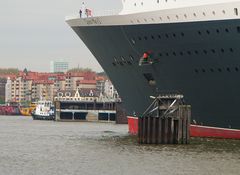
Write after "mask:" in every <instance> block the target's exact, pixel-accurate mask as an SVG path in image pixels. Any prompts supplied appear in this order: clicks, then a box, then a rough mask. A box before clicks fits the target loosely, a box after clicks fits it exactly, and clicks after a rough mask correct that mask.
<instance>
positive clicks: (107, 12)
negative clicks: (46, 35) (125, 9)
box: [65, 9, 121, 20]
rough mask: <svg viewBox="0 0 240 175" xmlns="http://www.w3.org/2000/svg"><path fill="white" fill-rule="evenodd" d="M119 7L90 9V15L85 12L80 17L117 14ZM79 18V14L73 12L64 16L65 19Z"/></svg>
mask: <svg viewBox="0 0 240 175" xmlns="http://www.w3.org/2000/svg"><path fill="white" fill-rule="evenodd" d="M120 11H121V9H114V10H103V11H94V10H93V11H92V12H91V16H87V15H86V14H82V18H91V17H100V16H114V15H119V13H120ZM78 18H80V14H74V15H69V16H66V18H65V19H66V20H70V19H78Z"/></svg>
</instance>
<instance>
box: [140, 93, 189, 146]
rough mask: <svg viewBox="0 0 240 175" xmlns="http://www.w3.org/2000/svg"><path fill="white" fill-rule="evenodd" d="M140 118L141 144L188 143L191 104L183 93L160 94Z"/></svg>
mask: <svg viewBox="0 0 240 175" xmlns="http://www.w3.org/2000/svg"><path fill="white" fill-rule="evenodd" d="M152 98H154V101H153V103H152V104H151V105H150V106H149V107H148V108H147V110H146V111H145V112H144V114H143V115H142V116H141V117H139V120H138V141H139V143H140V144H188V143H189V140H190V120H191V106H189V105H185V104H184V102H183V96H182V95H171V94H168V95H159V96H158V97H152Z"/></svg>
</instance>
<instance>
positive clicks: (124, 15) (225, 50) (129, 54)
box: [66, 0, 240, 129]
mask: <svg viewBox="0 0 240 175" xmlns="http://www.w3.org/2000/svg"><path fill="white" fill-rule="evenodd" d="M122 5H123V9H122V10H121V11H120V12H119V13H118V14H112V15H98V16H94V13H93V16H91V17H83V16H82V17H81V18H80V16H75V17H74V16H73V17H67V18H66V22H67V23H68V24H69V25H70V26H71V28H72V29H73V30H74V31H75V32H76V34H77V35H78V36H79V37H80V38H81V40H82V41H83V42H84V43H85V45H86V46H87V47H88V49H89V50H90V51H91V52H92V54H93V55H94V56H95V57H96V59H97V60H98V62H99V63H100V65H101V66H102V67H103V69H104V70H105V71H106V73H107V74H108V76H109V77H110V79H111V80H112V82H113V84H114V85H115V87H116V89H117V90H118V92H119V94H120V96H121V98H122V100H123V102H124V105H125V108H126V110H127V112H128V115H129V116H133V115H136V116H141V114H142V113H143V112H144V111H145V109H146V108H147V107H148V106H149V105H150V104H151V102H152V99H150V96H157V95H158V94H160V93H173V92H174V93H179V94H183V95H184V99H185V102H186V103H187V104H190V105H191V106H192V120H193V121H194V123H197V124H199V125H204V126H212V127H221V128H232V129H240V110H239V109H240V0H122ZM146 53H149V55H150V54H151V60H152V61H151V62H148V63H149V64H139V63H140V60H141V59H142V57H143V55H144V54H146Z"/></svg>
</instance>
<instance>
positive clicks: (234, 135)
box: [128, 117, 240, 139]
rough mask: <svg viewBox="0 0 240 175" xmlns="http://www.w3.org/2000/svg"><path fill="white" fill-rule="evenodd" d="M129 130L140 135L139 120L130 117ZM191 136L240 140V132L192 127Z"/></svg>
mask: <svg viewBox="0 0 240 175" xmlns="http://www.w3.org/2000/svg"><path fill="white" fill-rule="evenodd" d="M128 129H129V133H130V134H133V135H137V134H138V118H136V117H128ZM190 135H191V137H213V138H224V139H240V130H237V129H225V128H217V127H208V126H198V125H191V127H190Z"/></svg>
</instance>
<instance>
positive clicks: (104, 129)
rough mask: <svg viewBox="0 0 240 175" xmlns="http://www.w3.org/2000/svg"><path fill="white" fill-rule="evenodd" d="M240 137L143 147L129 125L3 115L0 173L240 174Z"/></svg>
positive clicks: (88, 174)
mask: <svg viewBox="0 0 240 175" xmlns="http://www.w3.org/2000/svg"><path fill="white" fill-rule="evenodd" d="M239 172H240V141H237V140H214V139H192V140H191V144H190V145H170V146H168V145H157V146H156V145H155V146H154V145H152V146H149V145H138V144H137V140H136V137H132V136H129V135H128V131H127V125H115V124H108V123H71V122H66V123H63V122H52V121H33V120H32V119H31V118H28V117H21V116H0V175H6V174H8V175H32V174H34V175H43V174H44V175H48V174H49V175H50V174H51V175H60V174H64V175H65V174H68V175H73V174H78V175H80V174H82V175H95V174H98V175H113V174H114V175H121V174H124V175H146V174H149V175H155V174H156V175H159V174H161V175H172V174H173V175H175V174H178V175H192V174H197V175H206V174H209V175H221V174H222V175H226V174H227V175H239Z"/></svg>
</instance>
